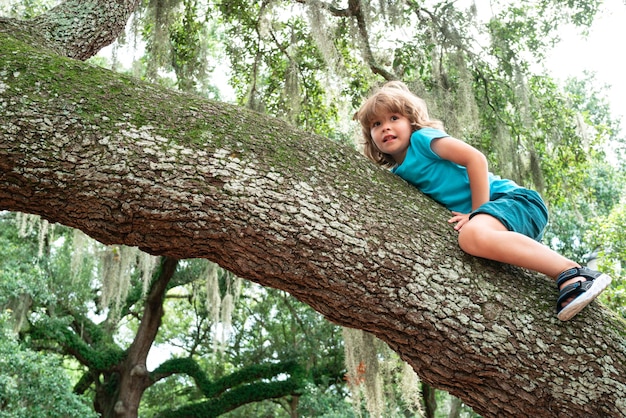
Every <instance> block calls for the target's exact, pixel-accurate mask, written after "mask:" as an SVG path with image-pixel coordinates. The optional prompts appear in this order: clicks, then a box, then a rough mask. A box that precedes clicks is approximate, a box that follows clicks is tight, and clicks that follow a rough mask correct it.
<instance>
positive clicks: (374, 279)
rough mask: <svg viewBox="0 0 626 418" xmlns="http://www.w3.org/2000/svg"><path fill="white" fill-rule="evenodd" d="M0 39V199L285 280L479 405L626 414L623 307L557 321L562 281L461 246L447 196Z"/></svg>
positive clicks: (10, 206)
mask: <svg viewBox="0 0 626 418" xmlns="http://www.w3.org/2000/svg"><path fill="white" fill-rule="evenodd" d="M0 27H1V25H0ZM0 32H2V30H0ZM0 50H1V51H3V53H5V52H6V53H5V56H4V57H3V60H2V61H0V209H4V210H12V211H23V212H27V213H36V214H39V215H41V216H43V217H44V218H46V219H48V220H50V221H52V222H60V223H64V224H66V225H69V226H73V227H76V228H79V229H81V230H83V231H84V232H86V233H87V234H89V235H91V236H93V237H95V238H96V239H99V240H101V241H103V242H105V243H118V244H126V245H131V246H139V247H140V248H142V249H144V250H145V251H147V252H149V253H152V254H159V255H166V256H169V257H173V258H180V259H182V258H194V257H196V258H207V259H210V260H212V261H215V262H217V263H218V264H220V265H221V266H223V267H224V268H226V269H228V270H230V271H232V272H233V273H235V274H237V275H238V276H240V277H243V278H247V279H250V280H254V281H256V282H258V283H261V284H262V285H265V286H271V287H275V288H278V289H282V290H285V291H287V292H289V293H291V294H293V295H294V296H295V297H297V298H298V299H300V300H302V301H303V302H305V303H308V304H309V305H311V306H312V307H313V308H314V309H316V310H318V311H319V312H321V313H322V314H324V315H325V316H326V317H327V318H328V319H330V320H331V321H333V322H336V323H339V324H342V325H344V326H348V327H353V328H360V329H363V330H366V331H369V332H371V333H373V334H375V335H376V336H378V337H379V338H381V339H382V340H384V341H386V342H387V343H388V344H389V346H390V347H391V348H392V349H394V350H395V351H397V352H398V353H399V354H400V355H401V357H402V358H403V359H404V360H406V361H407V362H408V363H409V364H411V365H412V367H413V368H414V369H415V370H416V372H417V373H418V375H419V376H420V377H421V379H422V380H423V381H425V382H427V383H429V384H431V385H433V386H435V387H438V388H442V389H446V390H448V391H449V392H451V393H452V394H453V395H455V396H457V397H459V398H461V399H463V400H464V401H465V402H466V403H467V404H468V405H470V406H472V407H473V408H474V410H475V411H476V412H478V413H480V414H482V415H483V416H499V417H501V416H518V417H519V416H536V417H540V416H546V415H555V414H556V413H557V412H556V411H558V413H559V414H562V415H564V416H565V415H567V416H605V417H618V416H623V415H624V411H626V404H625V401H624V396H623V394H624V393H626V354H625V353H624V350H623V347H624V346H626V339H625V337H624V336H625V335H626V326H625V324H624V322H623V321H622V320H620V319H618V318H617V317H616V316H615V315H613V314H612V313H610V312H609V311H608V310H606V309H604V308H602V307H601V306H600V305H599V304H597V303H594V304H592V305H591V306H589V307H588V308H586V309H585V312H584V313H583V314H581V315H579V316H577V317H576V318H575V319H574V320H573V321H570V322H567V323H560V322H559V321H558V320H557V319H556V318H555V315H554V311H553V310H554V306H553V304H554V300H555V298H556V291H555V290H554V288H553V283H551V282H549V281H548V280H546V279H545V278H544V277H543V276H540V275H537V274H531V273H528V272H525V271H522V270H520V269H516V268H512V267H508V266H503V265H500V264H497V263H490V262H486V261H484V260H480V259H476V258H473V257H470V256H467V255H465V254H463V253H462V252H461V251H460V250H459V248H458V245H457V242H456V234H455V232H454V231H453V230H452V229H451V228H450V227H449V225H448V224H447V222H446V220H447V218H448V217H449V214H448V212H447V211H446V210H445V209H443V208H442V207H440V206H438V205H437V204H435V203H434V202H433V201H431V200H430V199H428V198H426V197H425V196H423V195H422V194H420V193H419V192H417V191H416V190H415V189H414V188H413V187H410V186H409V185H407V184H405V183H404V182H402V181H401V180H400V179H399V178H397V177H395V176H393V175H391V174H390V173H388V172H386V171H384V170H381V169H379V168H377V167H375V166H373V165H372V164H371V163H369V162H368V161H366V160H365V159H364V158H363V157H362V156H360V155H358V153H357V152H356V151H354V150H353V149H351V148H348V147H345V146H342V145H338V144H334V143H332V142H330V141H328V140H326V139H325V138H321V137H318V136H314V135H310V134H307V133H304V132H301V131H298V130H297V129H295V128H294V127H292V126H289V125H288V124H286V123H284V122H281V121H280V120H276V119H273V118H270V117H267V116H264V115H261V114H258V113H254V112H251V111H247V110H245V109H241V108H237V107H234V106H230V105H227V104H224V103H217V102H212V101H206V100H202V99H201V98H198V97H195V96H190V95H185V94H180V93H176V92H172V91H169V90H167V89H165V88H162V87H159V86H154V85H148V84H143V83H141V82H139V81H138V80H135V79H131V78H129V77H126V76H121V75H117V74H114V73H111V72H108V71H106V70H102V69H99V68H94V67H92V66H89V65H85V64H83V63H80V62H77V61H73V60H68V59H63V58H60V57H58V56H54V55H52V54H48V53H46V52H45V51H42V50H40V49H37V48H33V47H30V46H28V45H25V44H23V43H21V42H18V41H16V40H15V39H14V38H11V37H8V36H6V35H0ZM44 63H45V64H44Z"/></svg>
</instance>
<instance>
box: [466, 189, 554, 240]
mask: <svg viewBox="0 0 626 418" xmlns="http://www.w3.org/2000/svg"><path fill="white" fill-rule="evenodd" d="M491 199H492V200H490V201H489V202H487V203H485V204H483V205H482V206H480V207H479V208H478V209H476V210H475V211H473V212H472V213H471V214H470V219H471V218H472V217H474V216H476V215H478V214H479V213H486V214H487V215H491V216H493V217H494V218H496V219H497V220H499V221H500V222H502V224H503V225H504V226H505V227H506V229H508V230H509V231H515V232H519V233H520V234H524V235H526V236H527V237H530V238H532V239H534V240H536V241H541V238H542V237H543V230H544V229H545V227H546V225H547V223H548V208H546V205H545V203H543V199H542V198H541V196H540V195H539V193H537V192H536V191H534V190H529V189H524V188H519V189H515V190H513V191H511V192H508V193H496V194H494V195H493V196H492V197H491Z"/></svg>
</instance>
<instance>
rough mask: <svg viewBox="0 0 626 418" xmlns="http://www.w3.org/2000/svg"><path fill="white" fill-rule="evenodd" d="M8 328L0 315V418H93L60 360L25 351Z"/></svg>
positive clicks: (87, 404)
mask: <svg viewBox="0 0 626 418" xmlns="http://www.w3.org/2000/svg"><path fill="white" fill-rule="evenodd" d="M10 326H11V321H10V320H8V315H7V313H4V314H2V315H0V417H2V418H13V417H15V418H22V417H31V418H56V417H58V418H67V417H77V418H78V417H80V418H88V417H96V416H97V414H95V413H94V412H93V410H92V408H91V407H90V406H89V400H88V399H87V398H86V397H83V396H78V395H76V394H73V393H72V391H71V384H70V381H69V379H68V377H67V375H66V374H65V372H64V371H63V367H62V365H61V359H60V358H59V357H58V356H54V355H52V354H45V353H40V352H35V351H32V350H30V349H28V348H26V347H24V346H23V345H22V344H20V343H19V342H18V341H17V339H16V338H15V335H14V334H12V332H11V331H10V330H9V329H8V328H10Z"/></svg>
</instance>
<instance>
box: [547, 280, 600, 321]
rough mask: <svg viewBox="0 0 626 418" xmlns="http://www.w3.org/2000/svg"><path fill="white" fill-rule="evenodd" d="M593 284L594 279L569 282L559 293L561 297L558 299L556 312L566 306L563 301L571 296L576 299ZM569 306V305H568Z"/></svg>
mask: <svg viewBox="0 0 626 418" xmlns="http://www.w3.org/2000/svg"><path fill="white" fill-rule="evenodd" d="M596 277H597V276H596ZM591 286H593V280H587V281H584V282H575V283H572V284H568V285H567V286H565V287H564V288H563V289H561V291H560V293H559V298H558V299H557V301H556V312H557V313H559V312H561V310H562V309H563V308H564V307H565V306H562V304H563V302H565V301H566V300H568V299H569V298H573V299H576V298H577V297H578V296H579V295H581V294H582V293H585V292H586V291H587V290H589V289H590V288H591ZM566 306H567V305H566Z"/></svg>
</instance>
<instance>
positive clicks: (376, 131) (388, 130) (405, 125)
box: [370, 112, 413, 164]
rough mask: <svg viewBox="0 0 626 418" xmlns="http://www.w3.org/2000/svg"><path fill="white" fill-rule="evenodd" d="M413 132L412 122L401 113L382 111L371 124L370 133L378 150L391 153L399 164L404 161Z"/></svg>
mask: <svg viewBox="0 0 626 418" xmlns="http://www.w3.org/2000/svg"><path fill="white" fill-rule="evenodd" d="M412 133H413V127H412V126H411V122H410V121H409V119H408V118H406V117H405V116H402V115H401V114H399V113H391V112H383V113H380V114H378V115H376V118H374V120H372V123H371V125H370V134H371V135H372V139H373V140H374V144H375V145H376V147H377V148H378V150H379V151H380V152H382V153H383V154H389V155H391V156H392V157H393V159H394V161H395V162H396V163H397V164H402V161H404V157H405V156H406V151H407V150H408V149H409V143H410V141H411V134H412Z"/></svg>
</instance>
